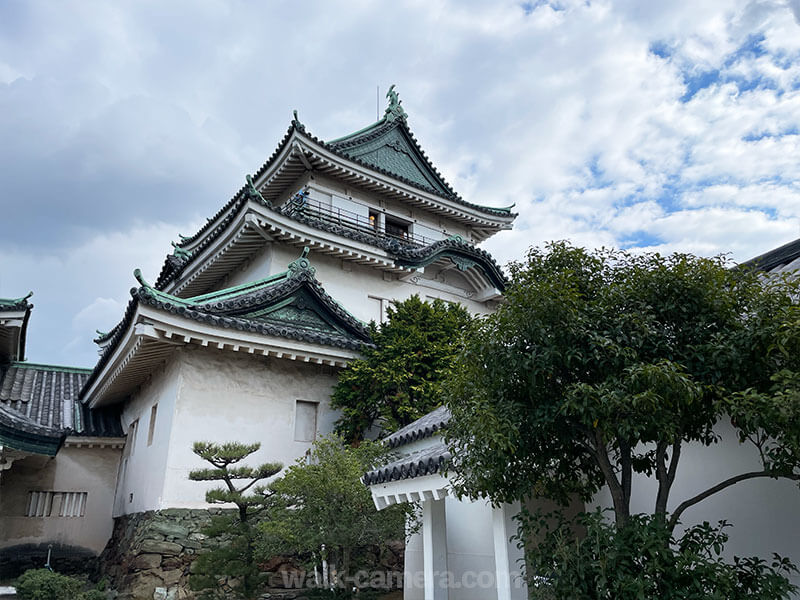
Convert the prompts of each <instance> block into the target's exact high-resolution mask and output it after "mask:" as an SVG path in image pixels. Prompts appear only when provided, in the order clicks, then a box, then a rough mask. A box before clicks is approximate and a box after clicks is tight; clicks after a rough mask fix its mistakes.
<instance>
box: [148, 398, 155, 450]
mask: <svg viewBox="0 0 800 600" xmlns="http://www.w3.org/2000/svg"><path fill="white" fill-rule="evenodd" d="M157 414H158V404H153V408H151V409H150V425H149V427H148V430H147V445H148V446H152V445H153V435H154V434H155V432H156V415H157Z"/></svg>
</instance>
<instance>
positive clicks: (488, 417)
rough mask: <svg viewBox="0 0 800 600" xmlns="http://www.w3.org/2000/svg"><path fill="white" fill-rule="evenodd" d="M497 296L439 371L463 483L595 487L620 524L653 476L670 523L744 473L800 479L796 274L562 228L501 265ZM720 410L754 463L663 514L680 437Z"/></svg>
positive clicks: (587, 493) (699, 431)
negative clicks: (592, 240) (503, 276)
mask: <svg viewBox="0 0 800 600" xmlns="http://www.w3.org/2000/svg"><path fill="white" fill-rule="evenodd" d="M510 270H511V273H512V283H511V285H510V286H509V288H508V289H507V290H506V302H505V303H504V304H503V305H501V306H500V307H499V309H498V310H497V312H496V313H494V314H493V315H491V316H489V317H487V318H485V319H483V320H481V321H480V322H478V323H476V325H475V326H474V327H473V328H472V331H471V332H470V335H469V339H468V341H467V342H466V347H465V348H464V351H463V353H461V354H460V355H459V359H458V361H457V364H456V367H455V368H454V369H453V377H452V380H451V384H450V385H449V386H448V392H447V393H448V404H449V407H450V410H451V412H452V414H453V419H452V421H451V423H450V425H449V429H448V434H447V435H448V436H449V438H448V439H449V444H450V445H451V448H452V450H453V451H454V455H455V463H454V467H453V475H454V478H455V483H456V487H457V489H458V490H459V491H460V492H462V493H469V494H482V495H485V496H488V497H489V498H491V499H492V500H494V501H513V500H517V499H521V498H527V497H530V496H531V495H534V494H535V495H538V496H542V497H546V498H550V499H554V500H556V501H559V502H562V503H566V502H567V501H568V500H569V498H570V497H574V496H578V497H580V498H582V499H584V500H588V499H590V498H591V497H593V496H594V495H595V494H596V493H597V492H598V491H599V490H600V489H601V488H603V487H607V488H608V490H609V491H610V493H611V497H612V501H613V509H614V518H615V525H616V527H617V528H618V529H622V528H624V527H625V526H626V525H627V524H628V522H629V520H630V519H631V509H630V507H631V494H632V491H633V487H634V483H635V479H636V477H645V476H646V477H655V479H656V481H657V486H656V487H657V489H656V492H655V494H654V497H653V498H652V502H653V503H652V506H653V512H652V514H653V515H655V516H656V517H657V521H660V522H662V523H663V527H664V528H665V535H667V536H670V535H671V534H672V531H673V529H674V528H675V526H676V525H677V523H678V521H679V519H680V518H681V517H682V515H683V514H684V513H685V511H686V510H688V509H689V508H691V507H692V506H694V505H696V504H697V503H699V502H701V501H703V500H704V499H706V498H708V497H711V496H713V495H714V494H717V493H719V492H720V491H722V490H724V489H727V488H729V487H730V486H732V485H735V484H737V483H739V482H741V481H744V480H748V479H754V478H786V479H791V480H798V479H800V393H799V392H798V389H800V386H798V375H797V373H798V372H799V371H800V368H799V367H800V352H798V350H800V348H798V339H799V337H798V333H800V325H798V319H799V318H800V316H799V315H800V312H799V311H798V307H797V304H796V300H795V299H796V298H797V297H798V291H800V284H799V283H798V282H797V281H796V280H794V281H793V280H791V279H789V278H777V277H775V278H764V277H763V276H762V275H760V274H759V273H756V272H754V271H752V270H748V269H742V268H730V265H728V264H727V263H726V262H725V261H724V260H723V259H721V258H717V259H702V258H696V257H692V256H689V255H684V254H675V255H672V256H668V257H663V256H660V255H657V254H644V255H638V256H637V255H632V254H629V253H625V252H616V251H605V250H604V251H596V252H587V251H585V250H582V249H578V248H574V247H571V246H569V245H568V244H565V243H555V244H551V245H550V246H549V247H548V248H547V250H544V251H543V250H538V249H532V250H531V251H530V252H529V254H528V256H527V260H525V261H524V262H520V263H512V264H511V265H510ZM723 420H730V421H731V422H732V424H733V427H734V430H735V431H736V435H737V436H738V438H739V440H740V441H741V442H742V443H750V444H753V446H754V447H755V448H756V449H757V451H758V453H759V456H760V457H761V462H762V468H760V469H758V470H755V471H748V472H742V473H739V474H736V475H734V476H731V477H729V478H726V479H723V480H721V481H709V484H708V488H707V489H706V490H704V491H701V492H699V493H697V494H695V495H693V496H691V497H688V498H685V499H684V498H682V499H680V500H681V502H680V503H679V504H678V505H677V507H676V508H675V510H674V511H673V512H672V513H671V514H668V513H667V506H668V503H669V501H670V493H671V492H672V486H673V483H674V481H675V478H676V475H677V473H678V468H679V465H680V459H681V452H682V450H683V449H684V448H685V447H686V446H687V445H688V444H693V445H696V446H700V447H702V446H706V447H708V446H712V445H714V444H717V443H719V441H720V436H719V434H718V431H715V429H714V428H715V426H716V425H717V424H718V423H720V422H721V421H723Z"/></svg>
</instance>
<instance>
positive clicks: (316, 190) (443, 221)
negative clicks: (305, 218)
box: [300, 174, 469, 239]
mask: <svg viewBox="0 0 800 600" xmlns="http://www.w3.org/2000/svg"><path fill="white" fill-rule="evenodd" d="M304 184H308V186H309V191H310V197H311V198H312V199H314V200H317V201H320V200H322V201H324V200H325V198H326V195H330V196H331V197H332V198H333V201H332V204H333V205H334V206H336V205H337V204H339V205H341V206H342V208H344V209H347V210H350V211H354V212H359V213H360V214H363V216H365V217H366V216H367V214H368V212H369V207H374V208H375V209H377V210H380V211H385V212H386V213H387V214H389V215H392V216H395V217H399V218H402V219H404V220H406V221H410V222H411V224H412V227H411V228H412V230H414V231H417V232H418V233H419V234H420V235H424V236H426V237H430V238H435V234H436V233H437V232H439V235H440V236H441V239H443V238H444V237H448V236H451V235H460V236H462V237H464V238H468V235H469V232H468V230H467V227H466V226H465V225H464V224H462V223H459V222H458V221H454V220H452V219H448V218H446V217H442V216H439V215H436V214H434V213H432V212H429V211H427V210H425V209H422V208H418V207H411V206H408V205H405V204H403V203H401V202H398V201H396V200H389V199H384V198H380V197H378V196H376V195H374V194H371V193H370V192H367V191H365V190H362V189H361V188H358V187H354V186H351V185H343V184H342V183H340V182H338V181H336V180H335V179H331V178H330V177H326V176H324V175H316V174H315V175H313V176H312V177H310V178H308V179H305V180H304V183H302V184H300V185H301V186H302V185H304ZM337 196H338V201H337V198H336V197H337ZM342 200H345V202H346V201H347V200H350V201H352V202H346V203H345V202H342ZM435 239H438V238H435Z"/></svg>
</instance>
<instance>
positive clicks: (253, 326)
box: [81, 248, 371, 404]
mask: <svg viewBox="0 0 800 600" xmlns="http://www.w3.org/2000/svg"><path fill="white" fill-rule="evenodd" d="M307 256H308V248H306V249H305V250H304V251H303V254H302V255H301V256H300V258H298V259H297V260H295V261H293V262H292V263H291V264H290V265H289V268H288V269H287V270H286V271H284V272H282V273H278V274H276V275H273V276H270V277H267V278H265V279H261V280H258V281H254V282H251V283H247V284H244V285H239V286H236V287H232V288H227V289H224V290H220V291H216V292H212V293H210V294H203V295H200V296H194V297H191V298H179V297H177V296H173V295H171V294H167V293H165V292H162V291H159V290H157V289H156V288H155V287H154V286H152V285H150V284H148V283H147V282H146V281H145V280H144V279H143V278H142V276H141V273H140V272H139V270H138V269H137V270H136V271H135V273H134V274H135V276H136V278H137V279H138V280H139V283H140V287H138V288H133V289H132V290H131V296H132V298H131V301H130V302H129V304H128V308H127V310H126V312H125V316H124V317H123V320H122V322H120V323H119V324H118V325H117V326H116V327H114V329H112V330H111V331H110V332H109V333H107V334H105V335H104V336H102V337H101V338H100V340H101V341H102V342H103V343H105V344H106V345H105V347H104V350H103V354H102V355H101V357H100V360H99V361H98V363H97V366H96V367H95V368H94V370H93V371H92V373H91V374H90V376H89V377H88V379H87V381H86V383H85V384H84V387H83V390H82V392H81V394H82V398H83V399H84V400H86V396H87V394H89V392H90V391H91V390H92V388H93V386H95V384H96V382H97V380H98V379H99V378H101V377H102V378H106V379H109V378H110V379H111V380H113V379H115V378H117V377H119V376H120V374H121V373H122V372H123V371H124V369H126V368H129V369H132V368H133V367H131V366H130V365H131V364H132V362H131V359H130V357H129V358H127V359H125V358H121V356H120V354H119V353H120V352H123V351H124V350H125V348H126V347H127V346H126V344H127V345H130V350H129V353H130V356H131V357H133V356H134V355H135V354H136V353H137V352H140V353H142V358H141V361H145V362H147V364H148V365H150V366H152V364H154V362H156V361H161V360H164V358H165V357H166V356H167V355H168V354H169V352H171V351H172V350H173V349H174V348H175V343H176V341H177V340H178V338H175V337H171V336H172V332H171V331H170V332H167V331H166V329H164V330H163V331H160V332H159V331H154V332H153V333H151V334H147V335H145V334H144V333H140V332H137V331H135V330H136V327H135V326H137V322H138V321H139V320H140V316H141V312H142V311H143V310H145V309H146V310H149V311H152V310H155V312H148V313H147V318H146V319H142V323H141V325H145V324H146V325H147V326H149V327H151V328H153V327H154V325H153V324H152V322H153V321H154V320H155V317H156V316H157V315H163V318H167V319H171V321H170V322H171V323H173V324H174V323H179V324H180V327H181V328H182V329H183V330H184V331H186V332H187V333H186V335H187V336H188V337H186V338H184V337H183V336H179V337H180V340H183V341H179V342H178V343H192V341H193V340H195V339H200V337H199V334H194V333H191V332H192V331H194V330H197V329H198V328H206V329H205V330H206V331H208V327H210V328H211V330H213V332H214V335H215V337H216V338H220V337H222V338H223V339H224V340H225V341H223V342H216V345H217V347H224V348H230V349H240V348H241V349H243V350H247V349H248V348H249V352H250V353H253V352H254V351H255V349H256V348H258V349H259V353H261V354H265V353H266V352H265V351H264V350H263V348H261V347H260V346H259V343H257V342H254V340H264V338H267V339H271V338H282V339H283V340H293V341H295V342H298V343H299V344H301V345H305V346H304V347H307V346H308V345H312V346H322V347H329V348H336V349H342V351H337V352H335V353H334V354H336V358H333V359H330V360H329V361H327V362H328V363H329V364H339V365H340V366H343V365H344V364H345V363H344V362H343V361H342V358H341V356H346V357H347V359H349V358H352V357H354V356H355V355H356V354H355V352H357V351H358V350H360V349H361V347H362V346H363V345H365V344H370V343H371V342H370V336H369V332H368V330H367V328H366V326H365V325H364V324H363V323H362V322H361V321H359V320H358V319H356V318H355V317H354V316H352V315H351V314H350V313H349V312H347V311H346V310H345V309H344V308H342V307H341V305H339V304H338V303H337V302H336V301H335V300H334V299H333V298H331V297H330V296H329V295H328V294H327V292H325V290H324V289H323V287H322V285H321V284H320V283H319V281H317V280H316V278H315V277H314V275H315V270H314V268H313V267H312V266H311V264H310V262H309V260H308V258H307ZM137 315H138V316H137ZM159 318H161V317H159ZM176 319H177V320H176ZM159 327H160V326H159ZM170 327H172V328H173V329H174V327H173V326H170ZM168 329H169V327H168ZM137 336H138V337H142V336H143V337H144V338H146V340H147V341H146V342H145V343H148V344H150V345H151V346H152V347H153V348H155V347H158V348H157V349H156V350H152V349H151V350H148V351H147V352H148V353H149V354H148V353H145V351H144V350H143V349H142V348H141V344H138V343H133V342H132V341H131V340H132V339H133V338H136V337H137ZM236 336H240V337H241V336H244V337H247V340H244V341H243V340H237V341H235V342H234V341H231V338H234V337H236ZM203 345H207V344H206V343H204V344H203ZM280 345H281V347H284V346H288V345H289V344H287V343H286V341H282V342H281V343H280ZM319 353H321V354H325V351H324V350H322V349H320V351H319V352H318V354H319ZM145 354H147V356H145ZM288 355H289V351H288V350H287V356H288ZM340 355H341V356H340ZM112 360H113V361H117V362H115V363H114V364H115V365H117V366H116V367H110V366H109V363H110V362H112ZM141 361H140V362H141ZM315 362H323V361H322V360H319V359H315ZM117 363H119V364H117ZM109 369H112V370H113V371H114V373H111V374H110V373H109V372H108V370H109ZM136 369H138V371H137V372H135V373H134V372H131V375H130V377H129V378H128V379H129V380H130V381H131V382H134V383H137V382H139V381H140V380H143V377H144V375H145V374H146V373H148V372H149V369H150V367H149V366H145V365H144V362H142V364H141V365H139V366H138V367H136ZM126 385H127V384H126ZM131 385H133V383H131ZM95 404H96V403H95Z"/></svg>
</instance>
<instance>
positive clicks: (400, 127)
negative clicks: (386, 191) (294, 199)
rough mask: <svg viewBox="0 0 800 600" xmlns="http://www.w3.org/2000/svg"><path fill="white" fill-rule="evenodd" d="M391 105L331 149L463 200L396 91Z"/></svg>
mask: <svg viewBox="0 0 800 600" xmlns="http://www.w3.org/2000/svg"><path fill="white" fill-rule="evenodd" d="M386 97H387V98H388V99H389V106H388V107H387V108H386V112H385V113H384V115H383V117H382V118H381V119H380V120H379V121H376V122H375V123H373V124H372V125H369V126H367V127H365V128H364V129H360V130H359V131H356V132H354V133H351V134H348V135H346V136H344V137H340V138H337V139H335V140H331V141H329V142H327V144H326V145H327V146H328V147H329V148H331V149H332V150H334V151H336V152H338V153H340V154H342V155H344V156H346V157H348V158H352V159H355V160H358V161H360V162H362V163H364V164H367V165H369V166H372V167H375V168H377V169H379V170H381V171H384V172H387V173H389V174H392V175H395V176H397V177H399V178H401V179H403V180H406V181H408V182H411V183H413V184H415V185H417V186H419V187H421V188H423V189H426V190H428V191H430V192H433V193H435V194H437V195H440V196H443V197H445V198H449V199H454V200H456V201H459V202H463V200H461V199H460V198H459V196H458V194H456V192H455V191H454V190H453V188H452V187H450V184H448V183H447V182H446V181H445V179H444V177H442V175H441V174H440V173H439V171H438V170H437V169H436V167H434V166H433V164H432V163H431V161H430V160H429V159H428V157H427V156H426V155H425V152H424V151H423V150H422V148H421V147H420V145H419V143H418V142H417V140H416V138H415V137H414V134H412V133H411V130H410V129H409V128H408V115H407V114H406V112H405V111H404V110H403V108H402V106H401V101H400V99H399V97H398V95H397V92H395V91H394V85H392V86H391V87H390V88H389V91H388V92H387V93H386ZM472 206H474V207H475V208H478V209H479V210H483V211H488V212H493V213H500V214H509V215H510V214H511V209H512V208H513V205H512V206H508V207H504V208H494V207H490V206H481V205H472Z"/></svg>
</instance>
